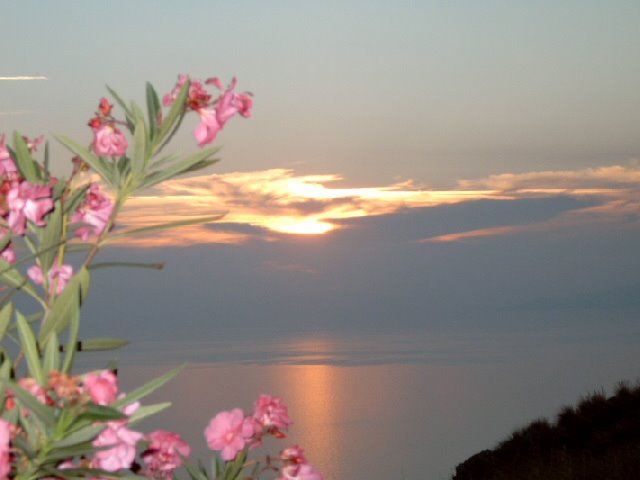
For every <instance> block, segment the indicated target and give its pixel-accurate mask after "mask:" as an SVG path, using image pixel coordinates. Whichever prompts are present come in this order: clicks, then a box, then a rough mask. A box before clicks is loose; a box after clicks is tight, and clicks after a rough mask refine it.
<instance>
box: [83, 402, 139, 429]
mask: <svg viewBox="0 0 640 480" xmlns="http://www.w3.org/2000/svg"><path fill="white" fill-rule="evenodd" d="M85 408H86V410H85V411H83V412H82V413H81V414H80V415H78V416H77V417H76V419H75V421H74V423H76V422H77V423H82V422H88V423H93V422H110V421H112V420H124V419H126V418H127V415H126V414H124V413H122V412H121V411H119V410H116V409H115V408H111V407H107V406H106V405H96V404H95V403H88V404H87V405H86V407H85ZM72 425H73V424H72Z"/></svg>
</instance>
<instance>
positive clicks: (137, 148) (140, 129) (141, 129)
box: [131, 104, 148, 175]
mask: <svg viewBox="0 0 640 480" xmlns="http://www.w3.org/2000/svg"><path fill="white" fill-rule="evenodd" d="M134 108H135V114H136V123H135V131H134V134H133V157H132V158H131V170H132V172H133V173H134V174H136V175H140V174H142V173H143V172H144V171H145V167H146V163H147V159H146V154H147V142H148V138H147V129H146V125H145V122H144V117H143V116H142V112H140V111H139V108H138V107H137V106H136V105H135V104H134Z"/></svg>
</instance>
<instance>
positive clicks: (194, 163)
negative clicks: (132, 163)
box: [140, 147, 220, 188]
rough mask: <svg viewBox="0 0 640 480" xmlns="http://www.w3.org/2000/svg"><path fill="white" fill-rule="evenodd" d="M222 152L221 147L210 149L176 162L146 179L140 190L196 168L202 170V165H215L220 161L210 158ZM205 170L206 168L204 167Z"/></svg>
mask: <svg viewBox="0 0 640 480" xmlns="http://www.w3.org/2000/svg"><path fill="white" fill-rule="evenodd" d="M219 150H220V147H209V148H205V149H203V150H201V151H200V152H198V153H194V154H193V155H189V156H188V157H187V158H184V159H182V160H178V161H175V162H173V163H171V164H169V166H167V167H166V168H165V169H164V170H159V171H155V172H153V173H150V174H149V175H147V176H146V177H145V179H144V180H143V181H142V183H141V184H140V188H148V187H152V186H153V185H156V184H158V183H160V182H162V181H164V180H168V179H170V178H174V177H177V176H178V175H182V174H183V173H186V172H190V171H193V170H192V169H194V168H200V165H205V166H209V165H213V164H214V163H216V162H218V159H213V158H210V157H212V156H213V155H215V154H216V153H217V152H218V151H219ZM202 168H204V167H202Z"/></svg>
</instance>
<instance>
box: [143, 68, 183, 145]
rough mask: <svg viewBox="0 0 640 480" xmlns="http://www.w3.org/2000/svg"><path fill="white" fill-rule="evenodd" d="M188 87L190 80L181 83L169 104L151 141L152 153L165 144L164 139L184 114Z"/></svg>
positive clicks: (171, 132)
mask: <svg viewBox="0 0 640 480" xmlns="http://www.w3.org/2000/svg"><path fill="white" fill-rule="evenodd" d="M190 87H191V81H189V80H187V81H186V82H185V83H184V85H182V88H181V89H180V92H179V93H178V96H177V97H176V100H175V101H174V102H173V105H171V108H170V109H169V113H167V116H166V117H165V118H164V120H163V121H162V126H161V127H160V130H159V132H158V135H157V136H156V138H155V141H154V142H153V146H152V151H153V153H156V152H159V151H160V150H161V149H162V147H163V146H164V145H166V141H165V140H167V141H168V140H169V139H170V138H171V136H172V135H173V133H175V130H176V127H177V126H178V125H179V124H180V122H181V120H182V117H184V114H185V112H186V106H185V103H186V100H187V96H188V95H189V88H190Z"/></svg>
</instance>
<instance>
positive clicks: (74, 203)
mask: <svg viewBox="0 0 640 480" xmlns="http://www.w3.org/2000/svg"><path fill="white" fill-rule="evenodd" d="M89 187H91V184H89V183H88V184H86V185H83V186H82V187H80V188H77V189H76V190H74V191H73V192H72V193H71V195H70V196H69V198H68V199H67V201H66V202H65V204H64V213H71V212H75V211H76V210H77V209H78V206H79V205H80V203H81V202H82V200H84V198H85V195H86V194H87V191H88V190H89Z"/></svg>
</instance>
